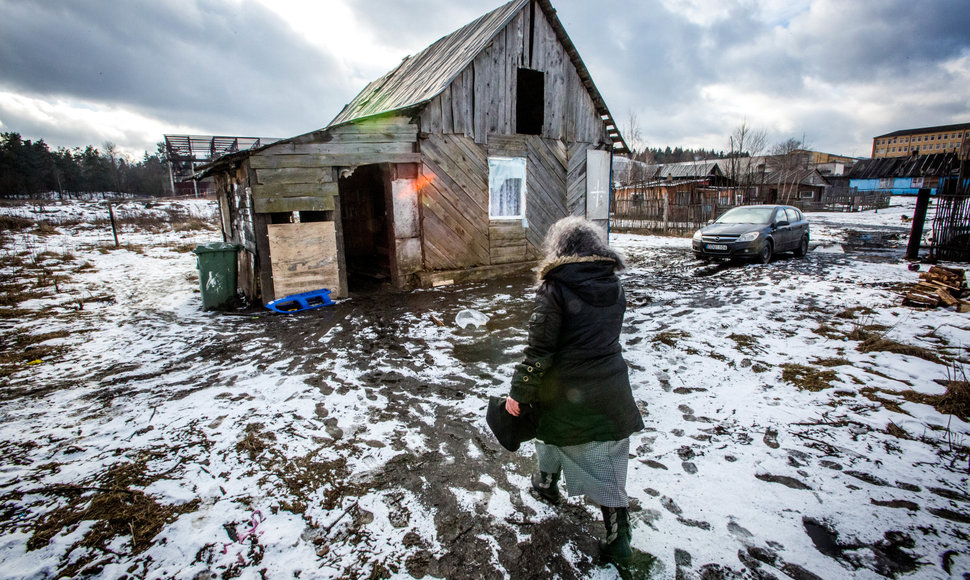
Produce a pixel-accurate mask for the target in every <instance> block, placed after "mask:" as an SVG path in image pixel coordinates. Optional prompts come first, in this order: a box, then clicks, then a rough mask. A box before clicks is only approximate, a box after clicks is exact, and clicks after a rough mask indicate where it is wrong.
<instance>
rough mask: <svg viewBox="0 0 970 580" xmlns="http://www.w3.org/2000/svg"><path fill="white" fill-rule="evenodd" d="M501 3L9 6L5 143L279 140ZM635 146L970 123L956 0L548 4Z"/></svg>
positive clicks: (100, 1) (138, 1)
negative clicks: (15, 138)
mask: <svg viewBox="0 0 970 580" xmlns="http://www.w3.org/2000/svg"><path fill="white" fill-rule="evenodd" d="M500 4H501V1H500V0H460V1H459V0H123V1H117V2H108V1H105V0H43V1H38V0H0V131H15V132H18V133H20V134H21V135H23V137H24V138H27V139H40V138H43V139H45V140H46V141H47V143H48V144H50V145H51V146H53V147H58V146H64V147H74V146H83V145H88V144H92V145H95V146H101V145H102V144H103V143H104V142H106V141H111V142H113V143H115V144H117V145H118V146H119V148H120V149H121V150H122V151H125V152H127V153H129V154H132V155H135V156H140V155H141V152H142V151H144V150H149V151H151V152H154V150H155V143H157V142H158V141H161V140H162V135H163V134H165V133H189V134H218V135H241V136H262V137H290V136H293V135H297V134H301V133H304V132H307V131H311V130H314V129H319V128H321V127H323V126H325V125H326V124H327V123H328V122H329V121H330V120H331V119H333V117H335V116H336V114H337V113H338V112H339V111H340V109H341V108H342V107H343V105H344V104H345V103H347V102H349V101H350V100H351V99H352V98H353V97H354V96H355V95H356V94H357V93H358V92H359V91H360V90H361V89H362V88H363V87H364V86H365V85H366V84H367V83H368V82H369V81H371V80H373V79H375V78H377V77H378V76H380V75H381V74H383V73H384V72H386V71H387V70H388V69H390V68H392V67H393V66H395V65H396V64H397V63H398V62H400V60H401V59H402V58H403V57H404V56H406V55H409V54H414V53H416V52H418V51H420V50H421V49H422V48H424V47H425V46H427V45H429V44H431V43H432V42H434V41H435V40H437V39H438V38H440V37H441V36H444V35H445V34H448V33H449V32H451V31H453V30H455V29H457V28H459V27H461V26H463V25H464V24H467V23H468V22H470V21H471V20H474V19H475V18H477V17H478V16H480V15H481V14H484V13H485V12H487V11H489V10H491V9H493V8H496V7H498V6H499V5H500ZM553 5H554V6H555V7H556V8H557V10H558V13H559V18H560V20H562V22H563V24H564V26H565V28H566V31H567V32H568V33H569V35H570V37H571V38H572V39H573V42H574V43H575V44H576V46H577V47H578V49H579V52H580V55H581V56H582V58H583V60H584V61H585V62H586V65H587V67H588V68H589V70H590V72H591V74H592V76H593V79H594V81H595V82H596V84H597V86H598V88H599V89H600V92H601V93H602V94H603V96H604V98H605V99H606V103H607V105H608V106H609V107H610V110H611V112H612V113H613V116H614V118H615V119H617V121H618V122H619V123H620V125H621V129H622V130H626V129H627V128H628V127H629V124H630V119H631V118H632V117H633V116H634V115H635V117H636V119H637V124H638V125H639V129H640V132H641V136H642V142H641V145H647V146H653V147H663V146H667V145H670V146H677V145H680V146H683V147H704V148H715V149H718V150H720V149H727V148H728V136H729V135H730V134H731V132H732V131H733V130H734V129H735V128H736V127H737V126H738V125H739V124H740V123H741V122H742V121H746V122H747V123H748V124H749V125H751V126H753V127H755V128H763V129H765V130H766V131H767V133H768V140H769V143H777V142H780V141H783V140H785V139H787V138H789V137H796V138H799V139H801V138H802V137H803V136H804V138H805V140H806V142H807V143H808V144H809V145H810V146H812V148H814V149H817V150H821V151H827V152H831V153H840V154H846V155H855V156H867V155H868V154H869V153H870V151H871V145H872V138H873V137H874V136H876V135H879V134H882V133H888V132H890V131H894V130H897V129H905V128H912V127H921V126H928V125H944V124H950V123H966V122H970V2H968V1H966V0H920V1H919V2H914V1H913V0H596V1H591V0H553Z"/></svg>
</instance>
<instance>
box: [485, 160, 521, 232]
mask: <svg viewBox="0 0 970 580" xmlns="http://www.w3.org/2000/svg"><path fill="white" fill-rule="evenodd" d="M488 215H489V217H490V218H493V219H521V218H522V217H524V216H525V158H524V157H489V158H488Z"/></svg>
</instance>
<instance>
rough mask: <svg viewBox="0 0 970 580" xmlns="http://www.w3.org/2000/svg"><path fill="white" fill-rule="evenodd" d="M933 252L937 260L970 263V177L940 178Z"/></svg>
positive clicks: (934, 219) (931, 251) (934, 222)
mask: <svg viewBox="0 0 970 580" xmlns="http://www.w3.org/2000/svg"><path fill="white" fill-rule="evenodd" d="M930 253H931V255H932V256H933V257H935V258H936V259H938V260H949V261H953V262H970V180H967V179H964V180H960V179H957V178H944V179H941V180H940V185H939V187H938V188H937V192H936V215H935V217H934V218H933V241H932V246H931V249H930Z"/></svg>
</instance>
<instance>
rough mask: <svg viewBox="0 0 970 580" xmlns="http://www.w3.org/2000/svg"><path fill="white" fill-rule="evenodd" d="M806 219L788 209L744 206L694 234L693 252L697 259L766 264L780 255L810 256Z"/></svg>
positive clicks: (794, 210)
mask: <svg viewBox="0 0 970 580" xmlns="http://www.w3.org/2000/svg"><path fill="white" fill-rule="evenodd" d="M809 236H810V233H809V226H808V220H807V219H805V215H804V214H803V213H802V212H801V210H799V209H798V208H796V207H791V206H788V205H745V206H741V207H735V208H732V209H730V210H728V211H726V212H725V213H724V214H723V215H722V216H721V217H719V218H717V219H716V220H714V222H713V223H711V224H710V225H708V226H705V227H703V228H701V229H699V230H697V233H695V234H694V239H693V241H692V243H691V248H692V249H693V251H694V255H695V256H696V257H698V258H744V259H749V260H756V261H759V262H761V263H763V264H767V263H768V262H770V261H771V257H772V256H773V255H775V254H777V253H779V252H794V253H795V255H796V256H799V257H801V256H804V255H805V254H806V253H807V252H808V241H809Z"/></svg>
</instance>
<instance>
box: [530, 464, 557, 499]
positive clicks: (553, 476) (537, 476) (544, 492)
mask: <svg viewBox="0 0 970 580" xmlns="http://www.w3.org/2000/svg"><path fill="white" fill-rule="evenodd" d="M532 489H534V490H536V493H538V494H539V496H540V497H541V498H542V499H544V500H546V501H547V502H549V503H556V502H558V501H559V497H560V496H559V474H558V473H547V472H545V471H540V472H539V473H534V474H532Z"/></svg>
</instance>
